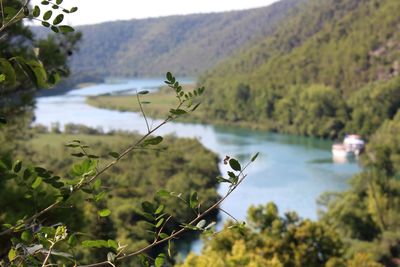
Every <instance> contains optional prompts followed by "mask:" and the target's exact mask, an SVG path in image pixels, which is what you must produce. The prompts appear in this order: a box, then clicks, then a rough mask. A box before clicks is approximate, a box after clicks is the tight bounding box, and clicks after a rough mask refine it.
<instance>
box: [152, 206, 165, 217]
mask: <svg viewBox="0 0 400 267" xmlns="http://www.w3.org/2000/svg"><path fill="white" fill-rule="evenodd" d="M164 208H165V206H164V205H162V204H161V205H160V206H158V208H157V209H156V211H155V212H154V214H156V215H157V214H160V213H161V212H162V211H163V210H164Z"/></svg>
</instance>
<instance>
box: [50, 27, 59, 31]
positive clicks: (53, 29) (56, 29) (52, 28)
mask: <svg viewBox="0 0 400 267" xmlns="http://www.w3.org/2000/svg"><path fill="white" fill-rule="evenodd" d="M50 29H51V30H52V31H53V32H55V33H58V32H59V31H60V30H59V29H58V28H57V27H56V26H51V27H50Z"/></svg>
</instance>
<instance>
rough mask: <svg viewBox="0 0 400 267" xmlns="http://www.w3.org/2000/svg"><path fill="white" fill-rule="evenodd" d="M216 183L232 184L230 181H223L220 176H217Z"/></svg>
mask: <svg viewBox="0 0 400 267" xmlns="http://www.w3.org/2000/svg"><path fill="white" fill-rule="evenodd" d="M217 181H218V182H219V183H230V184H231V183H232V181H230V180H228V179H225V178H224V177H222V176H218V177H217Z"/></svg>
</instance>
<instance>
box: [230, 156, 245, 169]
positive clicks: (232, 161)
mask: <svg viewBox="0 0 400 267" xmlns="http://www.w3.org/2000/svg"><path fill="white" fill-rule="evenodd" d="M229 166H231V168H232V169H233V170H235V171H241V170H242V167H241V166H240V163H239V161H237V160H236V159H233V158H231V159H230V160H229Z"/></svg>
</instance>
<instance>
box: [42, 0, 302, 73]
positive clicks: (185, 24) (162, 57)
mask: <svg viewBox="0 0 400 267" xmlns="http://www.w3.org/2000/svg"><path fill="white" fill-rule="evenodd" d="M304 1H305V0H282V1H280V2H277V3H275V4H273V5H270V6H267V7H264V8H257V9H250V10H244V11H232V12H222V13H210V14H194V15H186V16H169V17H160V18H150V19H139V20H129V21H116V22H106V23H101V24H95V25H87V26H80V27H77V30H79V31H81V32H82V34H83V41H82V43H81V44H80V51H79V52H78V53H76V55H74V56H73V57H72V61H71V67H72V69H73V71H74V73H82V72H85V73H90V74H97V75H104V76H110V75H112V76H126V77H133V76H141V77H143V76H153V77H154V76H161V75H164V74H165V73H166V72H167V71H169V70H170V71H173V72H174V73H175V74H177V75H181V76H182V75H185V76H192V77H195V76H197V75H198V74H199V73H202V72H204V71H205V70H206V69H209V68H210V67H212V66H214V65H215V63H216V62H218V61H219V60H221V59H223V58H226V57H228V56H230V55H232V54H233V53H234V52H235V51H237V49H239V48H241V47H243V46H244V45H246V44H249V43H251V42H252V41H255V40H256V39H259V38H264V37H265V36H268V35H269V34H271V33H272V32H273V30H274V29H275V28H276V26H277V24H278V23H279V22H282V20H283V19H284V18H285V17H286V15H287V13H288V11H289V10H290V9H291V8H293V7H295V6H296V5H297V4H298V3H301V2H304ZM38 31H40V32H39V34H43V32H42V31H43V29H37V30H36V32H38Z"/></svg>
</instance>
